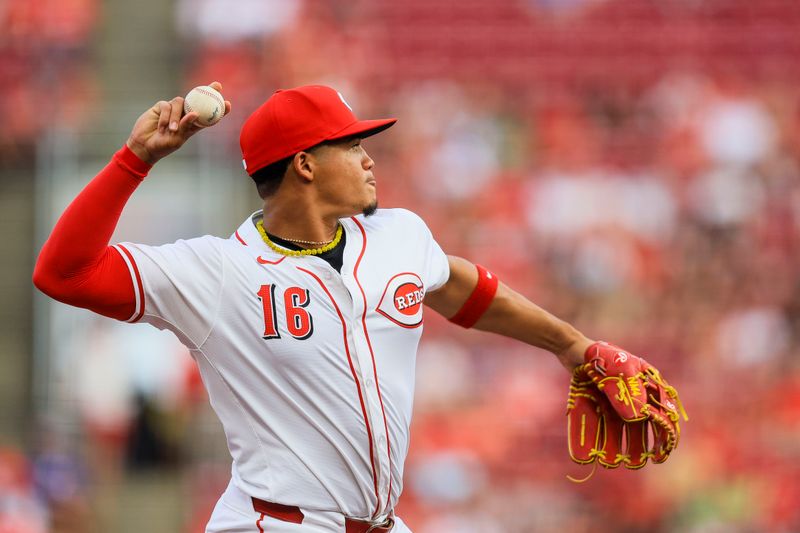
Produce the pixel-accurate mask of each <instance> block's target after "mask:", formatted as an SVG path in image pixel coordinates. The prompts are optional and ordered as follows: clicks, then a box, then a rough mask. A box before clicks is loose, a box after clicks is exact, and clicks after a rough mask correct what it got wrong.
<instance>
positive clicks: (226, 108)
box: [225, 100, 232, 115]
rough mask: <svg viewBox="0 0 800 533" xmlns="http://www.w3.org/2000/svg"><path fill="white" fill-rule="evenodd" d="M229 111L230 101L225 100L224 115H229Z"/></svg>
mask: <svg viewBox="0 0 800 533" xmlns="http://www.w3.org/2000/svg"><path fill="white" fill-rule="evenodd" d="M231 109H232V107H231V102H230V100H225V114H226V115H227V114H228V113H230V112H231Z"/></svg>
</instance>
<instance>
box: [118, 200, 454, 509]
mask: <svg viewBox="0 0 800 533" xmlns="http://www.w3.org/2000/svg"><path fill="white" fill-rule="evenodd" d="M260 215H261V213H260V212H256V213H254V214H253V215H252V216H251V217H250V218H248V219H247V220H246V221H245V222H244V223H243V224H242V225H241V226H240V227H239V229H238V230H237V231H236V233H235V234H234V235H233V236H232V237H231V238H229V239H221V238H217V237H212V236H204V237H200V238H196V239H191V240H186V241H184V240H180V241H178V242H176V243H173V244H168V245H164V246H156V247H153V246H144V245H141V244H132V243H122V244H118V245H116V248H117V249H118V251H119V252H120V253H121V254H122V257H123V258H125V260H126V262H127V263H128V266H129V268H130V271H131V276H132V279H133V285H134V287H135V293H136V311H135V312H134V314H133V316H132V317H131V318H130V321H132V322H133V321H139V320H141V321H145V322H148V323H150V324H152V325H154V326H156V327H158V328H162V329H169V330H170V331H172V332H174V333H175V334H176V335H177V336H178V337H179V338H180V340H181V341H182V342H183V343H184V344H185V345H186V346H187V347H188V348H189V349H190V351H191V353H192V355H193V357H194V358H195V360H196V361H197V364H198V366H199V368H200V372H201V374H202V377H203V381H204V383H205V385H206V388H207V389H208V393H209V397H210V401H211V405H212V406H213V408H214V410H215V411H216V413H217V415H218V416H219V418H220V420H221V421H222V424H223V426H224V429H225V434H226V437H227V441H228V448H229V450H230V452H231V455H232V457H233V467H232V471H233V474H232V475H233V482H234V483H235V484H236V485H237V486H238V487H239V488H240V489H241V490H242V491H244V492H245V493H247V494H249V495H251V496H255V497H257V498H261V499H264V500H267V501H272V502H276V503H282V504H287V505H297V506H299V507H301V508H307V509H317V510H325V511H338V512H341V513H343V514H344V515H347V516H350V517H354V518H364V519H374V518H381V517H383V516H384V515H386V513H388V512H389V511H391V510H392V509H393V508H394V506H395V504H396V503H397V499H398V497H399V495H400V492H401V490H402V482H403V481H402V480H403V463H404V460H405V457H406V453H407V451H408V443H409V424H410V422H411V410H412V403H413V394H414V369H415V359H416V352H417V345H418V343H419V339H420V336H421V334H422V324H423V308H422V299H423V298H424V296H425V293H426V291H431V290H435V289H437V288H439V287H440V286H442V285H443V284H444V283H445V282H446V281H447V279H448V276H449V267H448V263H447V257H446V256H445V254H444V253H443V252H442V250H441V248H440V247H439V245H438V244H437V243H436V241H435V240H434V239H433V237H432V235H431V232H430V230H429V229H428V227H427V226H426V225H425V223H424V222H423V221H422V220H421V219H420V218H419V217H418V216H416V215H415V214H413V213H411V212H410V211H407V210H404V209H380V210H378V211H377V212H376V213H375V214H374V215H372V216H369V217H364V216H357V217H352V218H348V219H343V220H342V221H341V223H342V226H343V227H344V231H345V232H346V243H345V249H344V261H343V266H342V269H341V274H340V273H339V272H337V271H336V270H335V269H333V268H332V267H331V266H330V265H329V264H328V263H327V262H326V261H324V260H323V259H320V258H318V257H314V256H305V257H285V256H283V255H280V254H278V253H276V252H274V251H272V250H270V249H269V248H268V247H267V246H266V244H265V243H264V242H263V241H262V239H261V236H260V235H259V233H258V231H257V229H256V227H255V224H254V222H255V221H256V220H258V219H259V217H260Z"/></svg>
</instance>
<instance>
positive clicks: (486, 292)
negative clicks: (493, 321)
mask: <svg viewBox="0 0 800 533" xmlns="http://www.w3.org/2000/svg"><path fill="white" fill-rule="evenodd" d="M475 266H476V267H477V268H478V283H477V285H475V288H474V289H473V290H472V294H470V295H469V298H467V301H466V302H464V305H462V306H461V309H459V310H458V313H456V314H455V315H453V316H452V317H451V318H450V322H453V323H454V324H458V325H459V326H461V327H464V328H471V327H472V326H474V325H475V323H476V322H477V321H478V319H480V317H481V316H483V313H485V312H486V310H487V309H489V305H490V304H491V303H492V300H494V295H495V293H497V285H498V283H499V280H498V279H497V276H495V275H494V274H492V273H491V272H489V271H488V270H486V269H485V268H483V267H482V266H480V265H475Z"/></svg>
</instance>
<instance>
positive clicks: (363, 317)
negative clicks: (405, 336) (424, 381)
mask: <svg viewBox="0 0 800 533" xmlns="http://www.w3.org/2000/svg"><path fill="white" fill-rule="evenodd" d="M351 220H352V221H353V222H355V223H356V225H357V226H358V229H359V231H361V237H362V239H363V240H364V244H363V245H362V246H361V253H360V254H359V256H358V259H357V260H356V264H355V266H354V267H353V279H354V280H355V282H356V285H358V290H359V291H361V298H363V300H364V309H363V311H362V313H361V327H362V328H363V329H364V337H365V338H366V340H367V347H368V348H369V355H370V357H371V358H372V373H373V375H374V376H375V388H376V389H377V391H378V400H379V401H380V404H381V414H382V415H383V428H384V431H385V432H386V454H387V455H388V457H389V472H388V476H387V477H388V478H389V491H388V492H387V494H386V502H387V503H388V502H389V500H390V499H391V497H392V444H391V439H390V437H389V424H388V422H387V421H386V410H385V409H384V407H383V395H382V394H381V386H380V383H379V382H378V366H377V364H376V362H375V352H374V351H373V350H372V342H371V341H370V340H369V330H367V295H366V293H364V287H362V286H361V282H360V281H359V280H358V267H359V265H360V264H361V259H362V258H363V257H364V252H366V251H367V232H366V231H365V230H364V226H362V225H361V222H359V221H358V220H357V219H356V218H355V217H351ZM380 504H381V499H380V497H378V507H377V508H376V509H375V514H374V515H373V518H375V517H377V516H378V515H379V514H380V511H381V505H380Z"/></svg>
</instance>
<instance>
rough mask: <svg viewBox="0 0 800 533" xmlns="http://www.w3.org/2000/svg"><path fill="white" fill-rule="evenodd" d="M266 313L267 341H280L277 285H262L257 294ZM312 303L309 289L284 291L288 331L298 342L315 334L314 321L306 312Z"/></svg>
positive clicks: (265, 330) (265, 335) (295, 288)
mask: <svg viewBox="0 0 800 533" xmlns="http://www.w3.org/2000/svg"><path fill="white" fill-rule="evenodd" d="M256 294H257V295H258V299H259V300H261V307H262V309H263V311H264V335H263V337H264V338H265V339H280V338H281V334H280V333H279V332H278V314H277V313H276V312H275V305H276V303H275V285H273V284H269V285H262V286H261V288H260V289H259V290H258V292H257V293H256ZM309 303H311V295H310V293H309V292H308V289H303V288H300V287H289V288H288V289H286V290H285V291H283V306H284V308H285V309H286V330H287V331H288V332H289V334H290V335H291V336H292V337H294V338H295V339H297V340H303V339H307V338H309V337H310V336H311V334H312V333H314V319H313V318H312V317H311V315H310V314H308V311H306V310H305V308H306V307H308V304H309Z"/></svg>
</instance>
